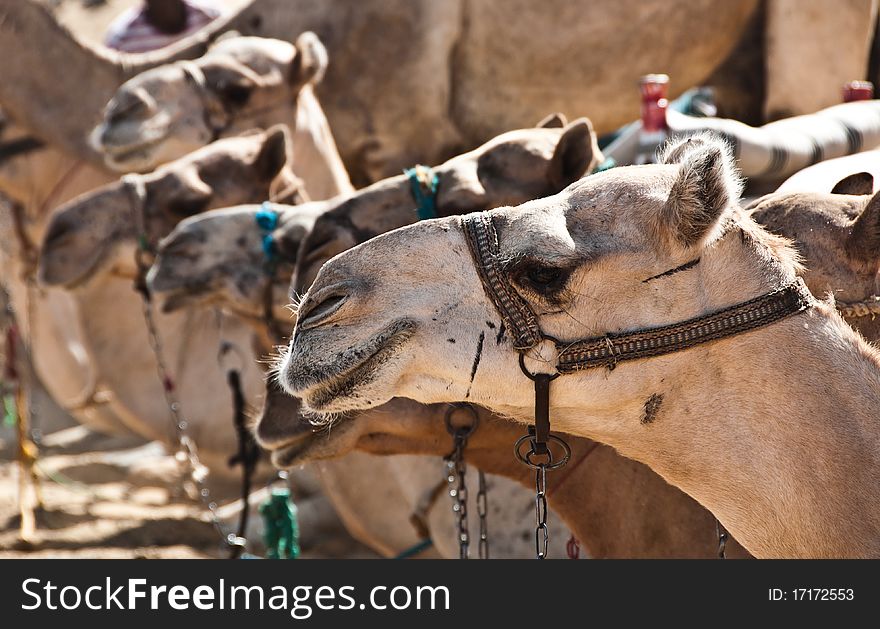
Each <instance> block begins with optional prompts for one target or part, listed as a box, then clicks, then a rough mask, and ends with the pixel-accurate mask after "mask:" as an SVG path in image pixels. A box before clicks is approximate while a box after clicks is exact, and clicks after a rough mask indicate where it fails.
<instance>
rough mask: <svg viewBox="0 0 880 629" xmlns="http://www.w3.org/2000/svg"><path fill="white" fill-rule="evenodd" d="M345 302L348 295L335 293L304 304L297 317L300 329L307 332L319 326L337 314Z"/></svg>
mask: <svg viewBox="0 0 880 629" xmlns="http://www.w3.org/2000/svg"><path fill="white" fill-rule="evenodd" d="M347 300H348V295H343V294H339V293H335V294H332V295H328V296H327V297H325V298H323V299H322V300H321V301H313V302H312V303H308V302H306V303H305V304H303V308H302V309H301V310H300V313H299V315H298V321H299V323H298V325H299V327H300V329H303V330H307V329H309V328H313V327H316V326H318V325H320V324H321V323H323V322H324V321H326V320H327V319H328V318H330V316H331V315H333V314H334V313H335V312H337V311H338V310H339V309H340V308H341V307H342V304H344V303H345V302H346V301H347ZM309 301H311V300H309Z"/></svg>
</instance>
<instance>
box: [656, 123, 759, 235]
mask: <svg viewBox="0 0 880 629" xmlns="http://www.w3.org/2000/svg"><path fill="white" fill-rule="evenodd" d="M673 151H674V155H675V158H674V159H675V162H674V163H677V164H680V168H679V171H678V175H677V176H676V179H675V183H673V184H672V190H671V191H670V193H669V198H668V199H667V200H666V203H665V204H664V206H663V209H662V210H661V213H660V221H661V225H662V226H663V228H664V229H665V230H667V231H668V232H669V233H671V234H672V236H673V239H674V240H675V241H677V242H678V243H680V244H682V245H684V246H686V247H691V246H694V245H696V244H697V243H699V241H700V240H702V239H703V238H704V237H705V236H706V235H707V234H708V232H709V231H710V230H711V228H712V227H713V226H715V224H716V223H717V222H718V221H719V219H720V218H721V216H722V215H723V214H724V212H725V210H727V209H728V208H729V207H731V206H732V205H733V204H734V203H736V201H737V200H738V199H739V195H740V193H741V191H742V182H741V180H740V178H739V175H738V174H737V172H736V168H735V167H734V162H733V157H732V156H731V154H730V149H729V147H728V146H727V144H725V143H724V142H722V141H721V140H716V139H713V138H705V137H703V138H691V139H688V140H685V141H684V142H683V143H681V145H676V146H675V147H674V149H673ZM663 156H664V157H668V155H667V153H666V152H664V155H663Z"/></svg>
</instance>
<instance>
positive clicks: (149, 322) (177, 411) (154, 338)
mask: <svg viewBox="0 0 880 629" xmlns="http://www.w3.org/2000/svg"><path fill="white" fill-rule="evenodd" d="M123 184H125V186H126V187H127V188H128V190H129V194H130V196H131V210H132V213H133V215H134V220H135V225H136V226H137V233H138V235H139V236H138V246H137V249H136V250H135V256H134V257H135V265H136V267H137V275H136V279H135V290H136V291H137V292H138V294H139V295H140V297H141V310H142V312H143V315H144V322H145V323H146V327H147V335H148V338H149V343H150V349H151V350H152V352H153V356H154V357H155V359H156V373H157V375H158V377H159V381H160V383H161V385H162V393H163V395H164V397H165V404H166V406H167V407H168V413H169V418H170V419H171V423H172V428H173V435H172V437H173V438H174V439H175V440H176V442H177V446H178V449H177V452H175V454H174V458H175V460H176V461H177V464H178V467H179V469H180V472H181V475H182V477H183V478H185V479H189V481H191V482H192V486H193V489H194V490H195V491H196V492H197V495H198V497H199V499H200V500H201V501H202V504H204V506H205V508H206V509H207V510H208V512H209V513H210V519H211V524H212V525H213V526H214V529H215V530H216V531H217V534H218V535H219V536H220V538H221V540H222V541H223V543H224V544H225V545H226V546H243V545H244V544H245V542H246V540H244V539H243V538H241V537H238V536H237V535H235V534H234V533H229V534H227V533H226V532H225V531H224V530H223V525H222V524H221V522H220V517H219V516H218V514H217V502H216V501H215V500H214V499H213V498H212V497H211V490H210V489H209V488H208V487H207V485H206V484H205V482H206V480H207V477H208V468H207V467H206V466H205V465H203V464H202V462H201V461H200V460H199V454H198V450H197V448H196V444H195V441H193V439H192V438H191V437H190V436H189V435H188V434H187V428H188V425H187V422H186V420H185V419H184V418H183V417H182V415H181V405H180V401H179V400H178V399H177V396H176V394H175V387H174V380H172V378H171V372H170V371H169V370H168V367H167V363H166V362H165V353H164V349H163V347H162V340H161V337H160V336H159V330H158V327H157V326H156V320H155V317H154V316H153V304H152V297H151V295H150V291H149V288H148V287H147V282H146V277H147V272H148V271H149V264H148V263H147V261H146V256H147V255H148V254H150V253H151V252H152V246H151V243H150V241H149V236H148V235H147V233H146V227H145V223H144V216H143V202H144V197H145V194H146V191H145V190H144V184H143V181H142V180H141V179H140V177H138V176H137V175H126V176H124V177H123ZM242 508H244V509H246V508H247V505H243V506H242Z"/></svg>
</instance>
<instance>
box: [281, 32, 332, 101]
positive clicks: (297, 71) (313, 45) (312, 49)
mask: <svg viewBox="0 0 880 629" xmlns="http://www.w3.org/2000/svg"><path fill="white" fill-rule="evenodd" d="M294 45H295V47H296V54H295V56H294V58H293V63H291V66H290V84H291V85H293V86H294V87H296V88H300V87H302V86H303V85H306V84H307V83H312V84H317V83H320V82H321V79H323V78H324V72H325V71H326V70H327V64H328V63H329V60H328V58H327V49H326V48H325V47H324V44H322V43H321V40H320V39H318V36H317V35H315V34H314V33H312V32H311V31H306V32H305V33H303V34H302V35H300V36H299V37H297V39H296V44H294Z"/></svg>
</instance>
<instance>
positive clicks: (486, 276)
mask: <svg viewBox="0 0 880 629" xmlns="http://www.w3.org/2000/svg"><path fill="white" fill-rule="evenodd" d="M461 225H462V228H463V230H464V233H465V239H466V240H467V243H468V249H469V250H470V252H471V256H472V257H473V260H474V264H475V266H476V268H477V273H478V274H479V276H480V281H481V283H482V284H483V289H484V290H485V292H486V295H487V296H488V297H489V299H490V300H491V301H492V303H493V304H494V305H495V309H496V310H497V311H498V314H499V315H501V319H502V321H503V322H504V325H505V327H506V328H507V330H509V332H510V334H511V335H512V337H513V347H514V349H516V350H517V351H518V352H519V353H520V367H521V369H522V370H523V373H525V375H526V376H528V377H529V378H530V379H532V380H533V381H534V382H535V415H536V417H535V427H534V429H533V431H532V432H531V433H530V434H531V435H534V437H533V438H532V439H531V445H532V452H530V453H529V454H528V455H526V456H525V457H523V456H522V455H521V454H519V452H518V456H519V457H520V459H524V460H526V462H527V463H531V461H530V460H529V457H530V455H532V454H536V455H546V454H548V450H547V446H546V444H547V440H548V439H549V438H550V437H549V432H550V418H549V414H550V413H549V405H550V403H549V397H550V381H551V380H553V379H555V378H556V377H558V376H559V375H562V374H569V373H573V372H576V371H580V370H583V369H594V368H597V367H606V368H608V369H613V368H614V367H615V366H616V365H617V364H618V363H620V362H624V361H628V360H639V359H643V358H650V357H653V356H662V355H664V354H670V353H673V352H679V351H683V350H686V349H689V348H691V347H695V346H697V345H702V344H704V343H709V342H712V341H716V340H719V339H723V338H728V337H731V336H734V335H737V334H742V333H744V332H748V331H750V330H754V329H757V328H760V327H763V326H766V325H769V324H771V323H774V322H776V321H779V320H781V319H784V318H786V317H788V316H791V315H794V314H797V313H800V312H803V311H805V310H807V309H808V308H810V307H811V306H812V305H814V303H815V302H814V298H813V296H812V295H811V294H810V292H809V290H807V287H806V286H805V285H804V283H803V280H801V279H800V278H798V279H796V280H795V281H793V282H791V283H790V284H788V285H787V286H783V287H781V288H778V289H776V290H774V291H771V292H769V293H767V294H765V295H761V296H760V297H756V298H754V299H750V300H748V301H745V302H742V303H739V304H736V305H733V306H730V307H728V308H724V309H722V310H718V311H716V312H712V313H709V314H705V315H700V316H699V317H694V318H692V319H688V320H686V321H681V322H679V323H673V324H671V325H666V326H661V327H656V328H645V329H642V330H636V331H633V332H624V333H616V334H610V333H609V334H606V335H604V336H599V337H593V338H586V339H581V340H576V341H566V342H562V341H559V340H558V339H555V338H553V337H550V336H548V335H546V334H544V333H543V332H542V331H541V327H540V324H539V322H538V317H537V315H535V312H534V311H533V310H532V308H531V306H530V305H529V304H528V303H527V302H526V301H525V299H523V298H522V296H520V294H519V293H518V292H517V290H516V289H515V288H514V286H513V284H512V283H511V281H510V278H509V276H508V274H507V273H506V271H505V270H504V268H503V267H502V265H501V255H500V253H501V251H500V244H499V242H498V233H497V231H496V229H495V224H494V222H493V218H492V215H491V214H489V213H487V212H479V213H475V214H468V215H465V216H463V217H461ZM546 341H549V342H550V343H552V344H553V345H554V347H555V349H556V355H557V361H556V372H555V373H553V374H544V373H538V374H533V373H530V372H529V371H528V370H527V369H526V366H525V362H524V357H525V354H526V352H528V351H529V350H531V349H533V348H535V347H537V346H538V345H539V344H541V343H544V342H546ZM524 439H525V438H524ZM522 441H523V440H520V442H519V445H521V443H522Z"/></svg>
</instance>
